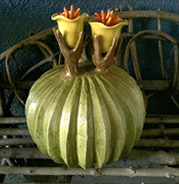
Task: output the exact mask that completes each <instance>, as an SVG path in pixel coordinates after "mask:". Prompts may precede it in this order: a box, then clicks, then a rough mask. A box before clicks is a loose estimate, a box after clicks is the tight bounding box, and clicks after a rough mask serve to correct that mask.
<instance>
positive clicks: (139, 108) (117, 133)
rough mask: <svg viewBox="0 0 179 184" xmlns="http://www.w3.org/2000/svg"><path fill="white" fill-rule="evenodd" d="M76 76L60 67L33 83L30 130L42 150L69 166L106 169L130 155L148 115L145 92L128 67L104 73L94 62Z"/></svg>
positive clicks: (28, 118) (28, 108) (28, 112)
mask: <svg viewBox="0 0 179 184" xmlns="http://www.w3.org/2000/svg"><path fill="white" fill-rule="evenodd" d="M84 71H85V72H84V73H83V74H81V75H78V76H76V77H73V78H67V77H65V76H64V75H63V67H62V66H58V67H55V68H53V69H51V70H49V71H47V72H46V73H45V74H43V75H42V76H41V77H40V78H39V79H38V80H37V81H36V82H35V83H34V85H33V86H32V88H31V90H30V93H29V97H28V99H27V103H26V117H27V123H28V128H29V131H30V134H31V136H32V138H33V140H34V141H35V143H36V144H37V146H38V148H39V150H40V151H41V152H42V153H43V154H45V155H48V156H49V157H50V158H52V159H53V160H54V161H55V162H57V163H65V164H66V165H67V166H69V167H75V166H81V167H82V168H84V169H86V168H89V167H90V166H94V167H96V168H101V167H102V166H103V165H104V164H107V163H114V162H116V161H117V160H118V159H119V158H122V157H125V156H126V155H127V154H128V153H129V152H130V150H131V149H132V147H133V146H134V144H135V142H136V141H137V140H138V139H139V137H140V135H141V131H142V128H143V124H144V119H145V106H144V100H143V94H142V92H141V90H140V88H139V87H138V85H137V84H136V82H135V80H134V79H133V78H132V77H131V76H130V75H129V74H128V73H126V72H125V71H124V70H122V69H120V68H118V67H116V66H114V65H113V66H111V67H110V68H109V71H108V72H107V73H105V74H103V73H99V72H96V71H95V70H94V68H93V67H92V66H91V65H86V66H84Z"/></svg>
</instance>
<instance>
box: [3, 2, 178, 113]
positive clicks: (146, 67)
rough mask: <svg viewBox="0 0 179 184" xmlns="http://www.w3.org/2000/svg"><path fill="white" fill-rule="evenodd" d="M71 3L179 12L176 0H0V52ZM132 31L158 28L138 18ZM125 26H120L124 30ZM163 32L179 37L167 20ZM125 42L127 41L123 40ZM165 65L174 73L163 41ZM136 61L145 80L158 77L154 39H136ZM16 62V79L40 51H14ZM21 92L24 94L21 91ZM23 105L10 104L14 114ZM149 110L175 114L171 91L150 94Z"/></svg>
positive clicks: (92, 7) (91, 7) (170, 54)
mask: <svg viewBox="0 0 179 184" xmlns="http://www.w3.org/2000/svg"><path fill="white" fill-rule="evenodd" d="M71 4H74V5H75V9H77V8H78V7H80V8H81V12H82V13H84V12H87V13H88V14H90V15H92V14H93V13H94V12H95V11H97V12H100V10H101V9H104V10H105V11H107V9H108V8H116V7H123V9H124V10H128V9H129V7H130V6H134V7H135V9H136V10H157V9H158V8H160V9H161V10H162V11H166V12H171V13H179V1H178V0H156V1H154V0H100V1H97V0H94V1H92V0H90V1H89V0H86V1H85V0H78V1H76V0H71V1H69V0H61V1H60V0H42V1H40V0H0V53H2V52H3V51H5V50H7V49H8V48H9V47H10V46H12V45H14V44H16V43H18V42H20V41H22V40H24V39H26V38H27V37H28V34H29V33H34V34H36V33H38V32H39V31H42V30H44V29H46V28H49V27H52V26H54V25H56V22H54V21H52V20H51V15H52V14H54V13H56V12H62V11H63V7H64V6H66V7H67V8H68V9H69V8H70V5H71ZM134 25H135V33H137V32H138V31H140V30H142V29H154V30H157V20H155V19H140V20H135V22H134ZM85 29H86V31H87V32H89V26H88V25H86V28H85ZM124 31H127V28H124V29H123V32H124ZM162 31H163V32H166V33H168V34H170V35H171V36H172V37H174V38H175V39H179V26H178V25H176V24H174V23H171V22H169V21H162ZM47 42H48V44H49V46H50V47H51V48H53V49H55V50H58V46H57V43H56V40H55V39H54V38H51V39H49V40H47ZM125 44H127V41H126V42H125V43H124V46H125ZM163 46H164V49H163V54H164V66H165V70H166V75H167V78H168V79H172V76H173V47H172V45H171V44H170V43H164V44H163ZM137 49H138V57H139V64H140V68H141V71H142V77H143V78H144V79H161V72H160V65H159V56H158V54H157V53H158V51H157V49H158V46H157V41H139V42H138V44H137ZM16 56H17V62H18V65H19V71H16V70H15V68H14V66H13V64H12V63H11V65H12V66H11V68H12V70H13V71H14V73H13V74H14V76H15V79H17V80H18V79H19V78H20V76H22V74H23V73H24V72H25V71H27V70H28V69H29V68H30V67H31V66H33V65H34V64H36V63H37V62H39V61H40V60H41V59H43V56H42V54H41V53H40V52H39V50H38V49H37V48H36V47H32V48H31V50H30V51H29V50H28V51H27V49H25V50H24V51H23V52H21V51H20V52H18V53H17V55H16ZM0 66H1V70H2V72H3V77H4V79H7V76H6V72H5V66H4V64H1V65H0ZM48 68H50V66H48V65H47V66H45V67H44V68H41V69H40V70H39V71H36V73H33V75H31V76H29V78H28V79H37V78H38V77H39V76H40V75H41V74H42V73H43V72H44V71H46V70H47V69H48ZM130 68H131V75H133V76H134V73H133V71H132V68H133V67H132V65H131V63H130ZM9 95H10V92H9V91H6V99H8V98H9ZM22 95H23V94H22ZM23 109H24V108H23V106H22V105H21V104H20V103H19V102H18V100H17V99H14V101H13V104H12V106H11V112H12V114H13V115H23V114H24V110H23ZM148 112H149V113H167V114H172V113H178V109H177V108H176V107H175V105H174V104H173V102H172V101H171V100H170V93H168V92H164V93H159V94H158V95H155V96H154V97H152V99H151V101H150V103H149V108H148Z"/></svg>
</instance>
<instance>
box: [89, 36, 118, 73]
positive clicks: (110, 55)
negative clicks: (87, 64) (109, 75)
mask: <svg viewBox="0 0 179 184" xmlns="http://www.w3.org/2000/svg"><path fill="white" fill-rule="evenodd" d="M119 46H121V45H120V40H119V41H118V44H117V38H113V42H112V45H111V46H110V48H109V50H108V52H107V53H106V54H105V55H104V56H103V53H102V49H101V45H100V42H99V38H98V36H97V35H95V36H94V47H95V48H92V49H91V54H92V58H93V62H94V64H95V66H96V71H97V72H101V73H105V72H107V71H108V68H109V67H110V66H111V65H112V64H113V61H114V57H116V54H117V52H116V51H117V50H118V47H119ZM90 47H92V44H90Z"/></svg>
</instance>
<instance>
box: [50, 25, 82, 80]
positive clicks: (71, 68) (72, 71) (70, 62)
mask: <svg viewBox="0 0 179 184" xmlns="http://www.w3.org/2000/svg"><path fill="white" fill-rule="evenodd" d="M53 32H54V35H55V37H56V39H57V42H58V44H59V47H60V50H61V53H62V55H63V56H64V58H65V67H64V74H65V76H66V77H73V76H75V75H76V74H77V73H78V61H79V59H80V57H81V53H82V50H83V40H84V33H83V32H81V33H80V35H79V38H78V41H77V43H76V45H75V47H74V48H73V49H69V48H68V47H67V45H66V43H65V41H64V39H63V36H62V34H61V33H60V31H59V30H57V29H56V28H53Z"/></svg>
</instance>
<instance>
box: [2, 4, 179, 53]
mask: <svg viewBox="0 0 179 184" xmlns="http://www.w3.org/2000/svg"><path fill="white" fill-rule="evenodd" d="M71 4H74V5H75V7H80V8H81V10H82V12H88V13H89V14H93V13H94V12H95V11H98V12H99V11H100V10H101V9H104V10H107V8H115V7H119V6H122V7H124V8H125V9H127V8H128V7H130V6H135V8H136V9H140V10H147V9H149V10H157V9H158V8H161V9H162V10H163V11H169V12H173V13H178V12H179V1H178V0H157V1H154V0H78V1H76V0H41V1H40V0H1V1H0V40H1V43H0V53H2V52H3V51H5V50H6V49H8V47H9V46H10V45H14V44H15V43H17V42H19V41H21V40H23V39H25V38H26V37H27V35H28V33H29V32H33V33H37V32H39V31H41V30H43V29H45V28H48V27H51V26H53V25H55V24H56V23H55V22H53V21H52V20H51V18H50V17H51V15H52V14H53V13H55V12H61V11H63V7H64V6H66V7H67V8H70V5H71Z"/></svg>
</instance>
